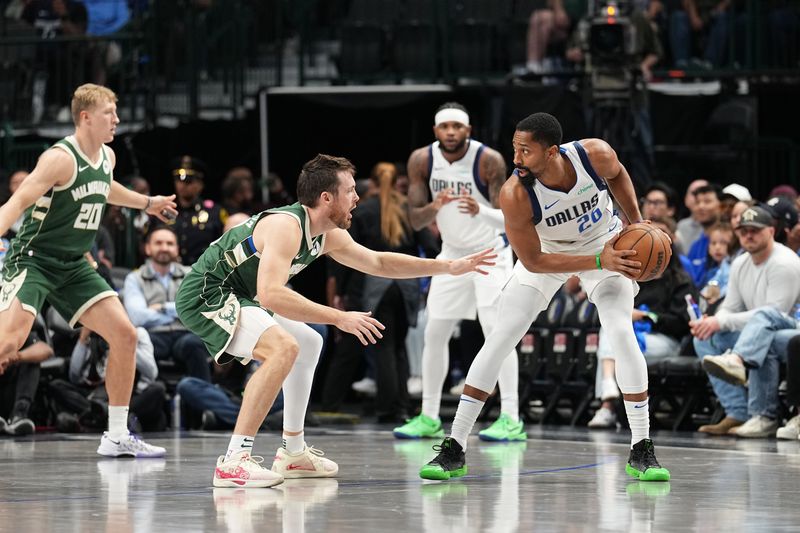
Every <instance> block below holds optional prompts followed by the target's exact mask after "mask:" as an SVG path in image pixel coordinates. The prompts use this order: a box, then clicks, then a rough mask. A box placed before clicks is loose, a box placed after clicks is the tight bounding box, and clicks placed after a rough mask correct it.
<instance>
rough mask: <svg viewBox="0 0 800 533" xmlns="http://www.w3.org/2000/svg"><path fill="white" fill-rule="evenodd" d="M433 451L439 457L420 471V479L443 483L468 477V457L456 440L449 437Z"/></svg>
mask: <svg viewBox="0 0 800 533" xmlns="http://www.w3.org/2000/svg"><path fill="white" fill-rule="evenodd" d="M433 450H434V451H436V452H439V455H437V456H436V457H434V459H433V460H432V461H431V462H429V463H428V464H426V465H425V466H423V467H422V469H420V471H419V477H421V478H422V479H436V480H439V481H442V480H445V479H452V478H454V477H462V476H465V475H467V465H466V456H465V455H464V450H463V449H462V448H461V445H460V444H459V443H458V442H457V441H456V439H454V438H452V437H447V438H446V439H444V440H443V441H442V443H441V444H437V445H436V446H434V447H433Z"/></svg>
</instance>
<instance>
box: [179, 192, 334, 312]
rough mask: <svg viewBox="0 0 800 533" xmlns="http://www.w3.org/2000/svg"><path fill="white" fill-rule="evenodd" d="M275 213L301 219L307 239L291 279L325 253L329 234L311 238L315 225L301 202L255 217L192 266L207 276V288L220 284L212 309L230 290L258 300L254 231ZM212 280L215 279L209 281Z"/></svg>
mask: <svg viewBox="0 0 800 533" xmlns="http://www.w3.org/2000/svg"><path fill="white" fill-rule="evenodd" d="M273 213H286V214H288V215H290V216H291V217H293V218H294V219H296V220H297V223H298V224H299V225H300V230H301V231H302V233H303V238H302V239H301V240H300V248H299V249H298V251H297V255H295V257H294V259H292V266H291V268H290V269H289V279H291V278H292V277H293V276H294V275H296V274H297V273H299V272H300V271H301V270H303V269H304V268H305V267H306V266H308V265H309V264H311V262H312V261H314V260H315V259H317V258H318V257H320V256H321V254H322V249H323V246H324V245H325V234H322V235H318V236H316V237H314V238H312V237H311V235H310V233H309V232H310V231H311V222H310V220H309V219H308V212H307V211H306V209H305V208H304V207H303V206H302V205H301V204H300V203H294V204H292V205H287V206H283V207H276V208H275V209H269V210H267V211H262V212H261V213H258V214H256V215H253V216H252V217H250V218H249V219H247V220H246V221H244V222H242V223H241V224H239V225H238V226H235V227H233V228H231V229H230V230H228V231H227V232H225V233H224V234H223V235H222V236H221V237H220V238H219V239H217V240H216V241H214V242H212V243H211V245H210V246H209V247H208V248H207V249H206V251H205V252H203V255H201V256H200V258H199V259H198V260H197V262H196V263H195V264H194V265H193V266H192V270H194V271H196V272H197V273H198V274H201V275H203V276H205V277H206V280H207V281H206V285H207V286H208V285H209V283H210V284H219V285H220V298H219V301H216V302H215V301H208V302H206V303H207V305H209V306H212V307H213V306H215V305H222V304H223V303H224V302H225V299H226V298H227V296H228V292H227V291H226V290H225V289H223V287H226V288H227V289H228V290H230V289H233V291H234V293H236V294H238V295H240V296H244V297H246V298H250V299H255V298H256V293H257V285H256V280H257V279H258V262H259V259H260V258H261V252H258V251H256V247H255V244H254V243H253V229H254V228H255V227H256V224H257V223H258V221H259V220H261V219H262V218H263V217H265V216H267V215H270V214H273ZM209 278H211V279H210V280H209Z"/></svg>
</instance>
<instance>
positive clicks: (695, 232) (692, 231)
mask: <svg viewBox="0 0 800 533" xmlns="http://www.w3.org/2000/svg"><path fill="white" fill-rule="evenodd" d="M706 185H708V181H706V180H694V181H692V182H691V183H690V184H689V186H688V187H687V188H686V195H685V196H684V197H683V205H684V206H686V209H687V210H688V212H689V213H688V216H687V217H686V218H683V219H681V220H680V221H678V229H677V230H676V231H675V236H676V237H677V240H676V241H675V243H676V244H677V248H678V250H679V251H680V252H681V253H683V254H686V253H688V252H689V247H690V246H691V245H692V243H693V242H694V241H696V240H697V239H699V238H700V235H701V234H702V233H703V226H702V225H701V224H700V222H698V221H697V218H696V216H695V209H696V208H697V201H696V200H695V197H694V192H695V191H696V190H697V189H699V188H700V187H705V186H706Z"/></svg>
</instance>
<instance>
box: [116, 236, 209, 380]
mask: <svg viewBox="0 0 800 533" xmlns="http://www.w3.org/2000/svg"><path fill="white" fill-rule="evenodd" d="M145 254H146V255H147V260H146V261H145V262H144V264H143V265H142V266H141V267H140V268H139V269H138V270H135V271H133V272H131V273H130V274H128V275H127V276H126V277H125V292H124V301H125V310H126V311H127V312H128V315H129V316H130V317H131V322H132V323H133V325H134V326H136V327H142V328H145V329H146V330H147V332H148V333H149V334H150V339H151V341H152V343H153V349H154V353H155V358H156V360H163V359H173V360H174V361H177V362H179V363H180V364H181V365H183V366H184V367H185V368H186V374H187V375H188V376H192V377H196V378H198V379H201V380H203V381H209V382H210V381H211V371H210V369H209V364H208V357H209V355H208V351H207V350H206V347H205V345H204V344H203V341H202V340H200V337H198V336H197V335H195V334H194V333H192V332H190V331H188V330H187V329H186V328H185V327H184V325H183V323H181V321H180V319H179V318H178V315H177V313H176V312H175V294H176V293H177V292H178V287H180V285H181V283H182V282H183V277H184V275H185V274H186V272H188V271H189V270H190V267H187V266H184V265H181V264H180V263H178V262H177V259H178V239H177V236H176V235H175V232H174V231H173V230H172V229H171V228H170V227H168V226H162V227H157V228H154V229H153V230H152V231H151V232H150V234H149V235H148V236H147V241H146V243H145Z"/></svg>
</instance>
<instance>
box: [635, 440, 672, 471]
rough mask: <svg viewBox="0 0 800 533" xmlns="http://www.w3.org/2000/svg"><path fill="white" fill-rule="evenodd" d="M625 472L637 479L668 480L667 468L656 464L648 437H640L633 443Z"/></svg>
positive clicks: (653, 449) (651, 443) (654, 453)
mask: <svg viewBox="0 0 800 533" xmlns="http://www.w3.org/2000/svg"><path fill="white" fill-rule="evenodd" d="M625 472H627V473H628V475H629V476H631V477H635V478H636V479H638V480H639V481H669V470H667V469H666V468H662V467H661V465H660V464H658V459H656V451H655V447H654V446H653V441H652V440H650V439H642V440H640V441H639V442H637V443H636V444H634V445H633V448H631V454H630V457H628V464H627V465H625Z"/></svg>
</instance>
